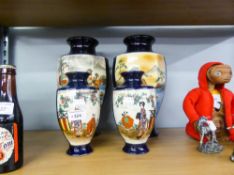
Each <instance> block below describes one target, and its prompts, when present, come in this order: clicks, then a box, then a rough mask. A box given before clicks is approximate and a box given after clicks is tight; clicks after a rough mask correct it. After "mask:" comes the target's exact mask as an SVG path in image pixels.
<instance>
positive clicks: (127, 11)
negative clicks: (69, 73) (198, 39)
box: [0, 0, 234, 27]
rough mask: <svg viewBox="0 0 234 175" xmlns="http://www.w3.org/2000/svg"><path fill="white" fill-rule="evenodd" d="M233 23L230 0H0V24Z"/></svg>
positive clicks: (233, 8)
mask: <svg viewBox="0 0 234 175" xmlns="http://www.w3.org/2000/svg"><path fill="white" fill-rule="evenodd" d="M208 24H210V25H220V24H234V1H233V0H203V1H202V0H166V1H165V0H147V1H146V0H135V1H127V0H111V1H110V0H92V1H87V0H86V1H83V0H69V1H66V0H20V1H17V0H2V1H1V2H0V25H6V26H57V27H58V26H60V27H68V26H70V27H71V26H73V27H74V26H76V27H78V26H110V25H111V26H117V25H208Z"/></svg>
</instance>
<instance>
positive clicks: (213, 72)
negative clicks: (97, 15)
mask: <svg viewBox="0 0 234 175" xmlns="http://www.w3.org/2000/svg"><path fill="white" fill-rule="evenodd" d="M231 78H232V69H231V67H230V66H229V65H225V64H223V63H221V62H209V63H206V64H204V65H203V66H202V67H201V68H200V71H199V76H198V81H199V87H198V88H195V89H193V90H191V91H190V92H189V93H188V94H187V95H186V97H185V99H184V103H183V108H184V111H185V113H186V115H187V117H188V119H189V122H188V124H187V126H186V132H187V134H188V135H189V136H191V137H192V138H194V139H196V140H200V139H201V135H200V133H199V129H198V121H199V120H200V119H201V118H202V117H203V118H204V119H206V120H207V121H208V123H210V122H209V121H212V123H214V125H215V126H214V127H211V130H212V128H214V130H215V134H216V136H217V139H218V141H227V140H230V141H234V117H233V116H234V95H233V93H232V92H231V91H230V90H228V89H226V88H225V87H224V85H225V84H226V83H228V82H230V81H231ZM208 140H209V138H208V137H204V142H206V141H208Z"/></svg>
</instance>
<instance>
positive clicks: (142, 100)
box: [113, 89, 156, 144]
mask: <svg viewBox="0 0 234 175" xmlns="http://www.w3.org/2000/svg"><path fill="white" fill-rule="evenodd" d="M155 95H156V94H155V90H154V89H138V90H134V89H126V90H116V91H114V94H113V98H114V101H113V103H114V108H115V110H114V113H115V114H114V115H115V120H116V122H117V126H118V129H119V131H120V133H121V135H122V136H123V138H124V139H125V141H126V142H127V143H131V144H141V143H145V142H146V141H147V139H148V137H149V135H150V133H151V131H152V129H153V127H154V121H155V113H156V111H155V106H156V104H155V98H156V97H155Z"/></svg>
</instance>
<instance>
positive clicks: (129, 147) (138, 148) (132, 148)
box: [123, 143, 149, 154]
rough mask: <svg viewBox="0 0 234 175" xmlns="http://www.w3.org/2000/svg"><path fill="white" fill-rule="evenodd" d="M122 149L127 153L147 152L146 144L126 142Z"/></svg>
mask: <svg viewBox="0 0 234 175" xmlns="http://www.w3.org/2000/svg"><path fill="white" fill-rule="evenodd" d="M123 151H124V152H126V153H129V154H144V153H147V152H149V149H148V147H147V145H146V144H137V145H133V144H129V143H126V144H125V145H124V147H123Z"/></svg>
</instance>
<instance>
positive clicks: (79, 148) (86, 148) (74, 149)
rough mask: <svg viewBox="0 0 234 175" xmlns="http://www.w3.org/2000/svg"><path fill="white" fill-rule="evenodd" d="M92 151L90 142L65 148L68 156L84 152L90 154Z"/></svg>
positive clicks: (83, 153) (81, 154)
mask: <svg viewBox="0 0 234 175" xmlns="http://www.w3.org/2000/svg"><path fill="white" fill-rule="evenodd" d="M91 152H93V149H92V148H91V146H90V144H87V145H80V146H71V145H70V146H69V148H68V150H67V154H68V155H70V156H83V155H86V154H90V153H91Z"/></svg>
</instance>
